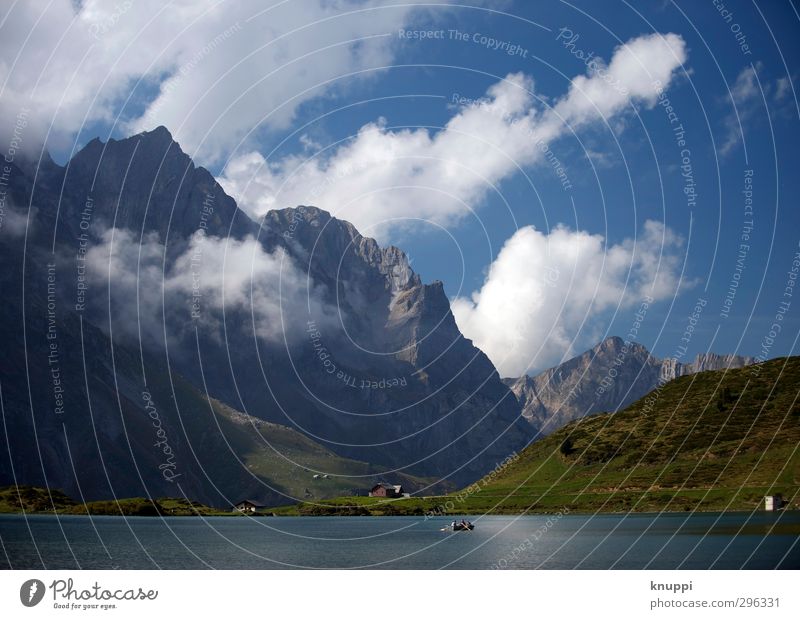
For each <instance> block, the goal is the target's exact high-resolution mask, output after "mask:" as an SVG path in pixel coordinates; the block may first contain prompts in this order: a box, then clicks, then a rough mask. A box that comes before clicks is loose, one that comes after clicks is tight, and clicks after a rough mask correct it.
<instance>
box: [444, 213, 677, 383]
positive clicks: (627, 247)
mask: <svg viewBox="0 0 800 619" xmlns="http://www.w3.org/2000/svg"><path fill="white" fill-rule="evenodd" d="M682 248H683V240H682V239H681V238H680V237H679V236H678V235H676V234H675V233H673V232H672V231H671V230H669V229H668V228H666V227H665V226H664V225H663V224H661V223H659V222H656V221H647V222H645V224H644V228H643V230H642V233H641V235H639V237H638V238H637V239H635V240H633V239H627V240H624V241H623V242H621V243H619V244H616V245H607V244H606V243H605V240H604V239H603V237H602V236H600V235H596V234H589V233H587V232H583V231H575V230H570V229H569V228H566V227H564V226H559V227H556V228H554V229H553V230H551V231H550V233H549V234H547V233H544V232H542V231H540V230H537V229H536V228H534V227H532V226H528V227H525V228H521V229H520V230H518V231H517V232H516V233H515V234H514V236H512V237H511V238H510V239H509V240H508V241H506V243H505V245H504V246H503V249H502V250H501V251H500V253H499V254H498V256H497V259H496V260H495V261H494V262H493V263H492V265H491V267H490V269H489V273H488V275H487V277H486V280H485V282H484V283H483V286H482V287H481V289H480V290H479V291H477V292H474V293H473V294H472V296H471V297H470V298H464V297H460V298H457V299H455V300H454V301H453V302H452V310H453V314H454V316H455V319H456V322H457V324H458V326H459V328H460V329H461V331H462V333H464V335H465V336H466V337H468V338H470V339H472V340H473V341H474V343H475V345H476V346H478V348H480V349H481V350H483V351H484V352H485V353H486V354H487V355H488V357H489V358H490V359H491V360H492V362H493V363H494V365H495V367H496V368H497V370H498V372H500V375H501V376H504V377H516V376H521V375H522V374H526V373H530V372H531V371H533V370H538V369H543V368H546V367H552V366H554V365H556V364H558V363H560V362H561V361H562V360H563V359H564V358H565V357H570V356H573V355H574V354H576V353H578V352H581V351H582V348H581V347H582V346H584V345H585V344H590V343H594V342H595V341H596V339H597V337H598V335H599V334H598V333H595V332H593V326H592V325H594V324H596V321H597V319H598V318H600V317H603V316H605V315H606V314H608V313H609V312H610V311H611V310H613V309H614V308H616V307H617V306H620V307H622V308H626V307H630V306H632V305H633V304H637V303H639V302H641V300H642V299H644V298H645V297H650V298H651V300H652V301H657V300H660V299H666V298H669V297H671V296H672V295H674V294H675V293H676V292H677V289H678V285H679V283H680V275H679V274H680V267H681V262H682Z"/></svg>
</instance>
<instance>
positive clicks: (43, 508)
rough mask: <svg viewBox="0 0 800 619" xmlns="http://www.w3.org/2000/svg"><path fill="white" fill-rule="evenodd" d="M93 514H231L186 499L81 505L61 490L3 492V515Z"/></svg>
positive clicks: (0, 491) (26, 488) (0, 495)
mask: <svg viewBox="0 0 800 619" xmlns="http://www.w3.org/2000/svg"><path fill="white" fill-rule="evenodd" d="M23 511H24V512H25V513H28V514H33V513H37V514H54V513H58V514H80V515H83V514H92V515H93V516H120V515H125V516H220V515H226V516H227V515H231V514H232V512H229V511H220V510H216V509H214V508H212V507H208V506H206V505H203V504H202V503H198V502H196V501H188V500H186V499H183V498H163V499H154V500H150V499H145V498H130V499H119V500H118V501H90V502H87V503H79V502H78V501H76V500H75V499H73V498H72V497H70V496H68V495H66V494H64V493H63V492H61V491H60V490H50V491H48V490H47V488H38V487H35V486H5V487H3V488H0V514H12V513H20V512H23Z"/></svg>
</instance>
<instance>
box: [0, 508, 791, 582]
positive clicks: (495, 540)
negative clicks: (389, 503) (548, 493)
mask: <svg viewBox="0 0 800 619" xmlns="http://www.w3.org/2000/svg"><path fill="white" fill-rule="evenodd" d="M472 520H473V522H474V523H475V525H476V526H475V530H474V531H471V532H456V533H453V532H444V531H441V530H440V528H441V527H444V526H445V525H446V524H447V523H448V522H449V519H448V518H431V519H428V520H425V519H424V518H422V517H381V518H370V517H342V518H330V517H328V518H325V517H321V518H288V517H287V518H272V517H267V518H206V519H203V518H196V517H185V518H179V517H174V518H165V519H159V518H122V517H114V516H100V517H91V518H90V517H87V516H61V517H56V516H27V517H25V516H21V515H3V516H0V541H1V542H2V549H1V550H2V552H0V565H2V567H4V568H5V569H9V568H15V569H22V568H25V569H39V568H58V569H73V568H93V569H155V568H165V569H201V568H217V569H281V568H289V567H307V568H376V569H392V568H394V569H409V568H411V569H437V568H454V569H492V567H493V566H494V567H495V568H501V569H534V568H549V569H573V568H584V569H588V568H592V569H607V568H620V569H641V568H659V569H673V568H693V569H704V568H719V569H735V568H750V569H765V568H776V567H778V568H795V569H796V568H800V538H799V537H798V531H800V512H785V513H783V514H781V515H775V514H768V513H763V512H756V513H753V514H748V513H734V514H730V513H729V514H724V515H720V514H693V515H684V514H662V515H627V516H624V515H611V514H609V515H600V516H582V515H581V516H579V515H566V516H562V517H558V516H550V517H549V522H548V516H523V517H516V516H483V517H473V519H472ZM770 530H771V533H770V532H769V531H770Z"/></svg>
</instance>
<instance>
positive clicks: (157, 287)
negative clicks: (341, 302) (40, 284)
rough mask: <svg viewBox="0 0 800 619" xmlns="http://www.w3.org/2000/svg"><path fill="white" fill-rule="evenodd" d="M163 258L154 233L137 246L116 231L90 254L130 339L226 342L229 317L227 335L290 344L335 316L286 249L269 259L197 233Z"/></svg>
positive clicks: (242, 244) (254, 245)
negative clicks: (201, 336) (196, 334)
mask: <svg viewBox="0 0 800 619" xmlns="http://www.w3.org/2000/svg"><path fill="white" fill-rule="evenodd" d="M164 255H165V247H164V245H162V244H161V243H160V242H159V240H158V237H157V235H156V234H155V233H153V234H151V235H148V236H146V237H145V238H144V239H143V240H142V242H139V239H138V238H136V237H135V236H134V234H133V233H131V232H129V231H127V230H124V229H119V228H115V229H109V230H106V231H105V232H104V233H103V235H102V240H101V242H100V243H99V244H97V245H94V246H92V247H91V248H90V249H89V251H88V252H87V255H86V265H87V269H88V275H89V279H90V282H91V284H90V285H91V287H99V286H102V287H103V288H105V287H108V288H109V289H110V291H111V306H110V307H111V311H112V312H113V315H114V317H115V325H116V324H119V325H121V326H122V327H123V328H127V329H128V333H127V335H129V336H133V337H139V336H140V335H141V336H142V339H144V340H145V341H146V342H147V341H149V340H152V342H151V343H156V342H158V341H163V335H164V332H165V329H166V332H167V337H168V338H174V337H179V336H180V335H181V333H182V332H185V331H186V330H188V329H191V330H193V329H194V326H195V325H197V326H199V327H200V328H201V329H202V330H203V331H204V332H205V333H206V334H207V335H211V336H212V337H219V338H221V337H222V326H223V320H224V317H223V311H224V316H225V317H226V318H227V321H228V323H227V328H228V330H231V329H242V330H244V331H245V332H246V333H249V334H253V335H255V336H256V337H258V338H260V339H261V340H262V341H264V342H267V343H271V344H281V345H283V344H284V343H286V344H289V345H292V344H293V343H295V342H296V341H297V340H298V338H301V337H302V335H303V333H304V330H305V325H306V322H307V321H308V320H315V321H316V322H318V323H320V324H327V323H328V322H329V321H330V322H332V323H333V318H331V317H332V316H335V311H334V310H331V309H330V308H328V307H327V306H326V304H325V302H324V301H323V299H322V291H321V290H320V289H318V288H311V289H309V288H308V281H307V278H306V275H305V273H303V272H301V271H300V269H298V268H297V266H296V265H295V264H294V262H293V261H292V259H291V258H290V257H289V256H288V255H287V254H286V253H285V252H284V251H283V250H282V249H278V250H276V251H275V252H274V253H267V252H266V251H264V249H263V247H262V246H261V244H260V243H259V242H258V241H256V240H255V239H253V238H246V239H243V240H234V239H222V238H217V237H212V236H205V235H204V234H203V232H202V231H199V232H197V233H195V234H194V235H193V236H192V238H191V241H190V243H189V246H188V247H187V249H186V251H184V252H183V253H182V254H181V255H179V256H178V257H177V258H176V259H175V260H174V262H172V264H171V266H169V268H168V269H166V270H165V268H164ZM162 295H163V296H162ZM89 298H93V297H92V296H91V295H90V297H89ZM96 303H98V304H99V306H98V307H94V308H93V310H94V311H96V312H103V313H105V312H108V311H109V306H108V305H105V303H106V300H104V299H103V298H102V297H97V298H96ZM101 306H102V307H101ZM165 323H166V327H165ZM335 324H338V323H335ZM139 325H141V329H139Z"/></svg>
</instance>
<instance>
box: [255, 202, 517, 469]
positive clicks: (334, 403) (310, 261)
mask: <svg viewBox="0 0 800 619" xmlns="http://www.w3.org/2000/svg"><path fill="white" fill-rule="evenodd" d="M263 227H264V232H265V237H268V238H271V239H274V241H273V242H274V243H279V244H281V245H282V246H283V247H284V248H285V249H286V251H287V253H289V254H290V255H291V256H292V257H293V258H294V260H295V262H296V264H298V265H299V267H300V268H301V269H303V270H304V271H305V272H307V273H308V274H310V276H311V278H312V279H313V281H314V282H315V284H316V285H317V286H319V287H320V288H321V289H323V290H324V291H325V293H326V300H327V302H328V304H329V305H330V306H332V307H333V308H335V314H336V318H337V320H336V321H335V322H338V325H337V324H330V323H328V325H327V326H326V327H324V328H323V327H319V328H318V329H316V330H315V331H313V332H312V333H311V334H310V336H309V341H308V342H306V344H305V345H303V346H300V347H299V349H296V350H293V351H289V353H288V355H287V357H290V358H291V359H290V363H291V364H292V366H293V368H294V372H295V373H296V376H297V378H299V380H296V381H295V384H296V387H297V390H292V392H291V393H289V394H286V395H285V396H283V398H281V397H278V398H277V400H278V401H279V402H280V406H281V407H284V403H283V402H284V401H285V400H286V399H291V398H293V397H294V398H295V399H297V398H298V397H300V398H302V401H303V402H304V406H303V407H301V409H300V410H298V407H295V408H294V410H295V414H296V415H297V420H298V424H299V425H303V426H312V425H313V426H314V427H316V428H318V429H323V428H324V438H323V440H328V441H330V442H331V445H334V444H339V447H338V449H340V450H341V452H342V453H344V454H347V455H348V456H350V457H357V458H359V459H366V460H368V461H377V462H383V463H386V464H390V465H392V466H398V467H406V466H411V467H412V470H414V471H417V472H424V473H425V474H435V475H443V476H450V475H452V476H454V478H455V479H458V480H460V481H463V480H466V479H469V478H472V477H474V475H475V474H476V473H477V471H478V470H479V469H481V468H485V467H486V466H487V465H491V466H494V463H495V462H497V461H500V460H502V459H504V458H505V457H506V456H507V455H508V454H509V453H511V452H513V451H515V450H518V449H519V448H520V447H521V446H522V445H524V444H526V443H527V442H528V440H529V437H530V432H529V428H528V427H527V426H526V424H524V423H523V422H522V420H521V417H520V408H519V404H518V403H517V401H516V399H515V398H514V397H513V395H512V394H511V393H510V392H509V390H508V389H507V388H506V387H505V386H504V385H503V383H502V382H501V380H500V377H499V375H498V374H497V372H496V370H495V368H494V366H493V365H492V364H491V362H490V361H489V359H488V358H487V357H486V355H484V354H483V353H482V352H481V351H480V350H478V349H477V348H475V347H474V346H473V345H472V343H471V342H470V341H469V340H467V339H465V338H464V337H463V336H462V334H461V333H460V332H459V330H458V327H457V326H456V323H455V320H454V318H453V315H452V313H451V311H450V303H449V301H448V299H447V296H446V295H445V293H444V288H443V286H442V284H441V282H433V283H431V284H423V283H422V281H421V279H420V277H419V276H418V275H417V274H416V273H414V271H413V270H412V269H411V267H410V266H409V261H408V258H407V257H406V255H405V254H404V253H403V252H402V251H401V250H399V249H398V248H396V247H387V248H381V247H380V246H379V245H378V244H377V243H376V242H375V241H374V240H373V239H370V238H366V237H363V236H362V235H360V234H359V233H358V231H357V230H356V229H355V228H354V227H353V226H352V225H351V224H349V223H347V222H343V221H340V220H338V219H336V218H333V217H331V216H330V215H329V214H328V213H326V212H324V211H321V210H319V209H316V208H313V207H308V206H304V207H297V208H291V209H283V210H281V211H273V212H271V213H269V214H268V215H267V217H266V218H265V221H264V223H263ZM321 348H324V350H325V353H324V354H325V355H326V358H325V360H324V363H321V361H320V358H319V357H320V354H319V350H320V349H321ZM331 368H335V372H331V373H329V372H327V371H325V370H326V369H331ZM298 391H299V393H298ZM309 404H310V405H309ZM286 406H288V404H286ZM268 409H269V406H266V407H263V408H262V410H268ZM318 436H319V435H318Z"/></svg>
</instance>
